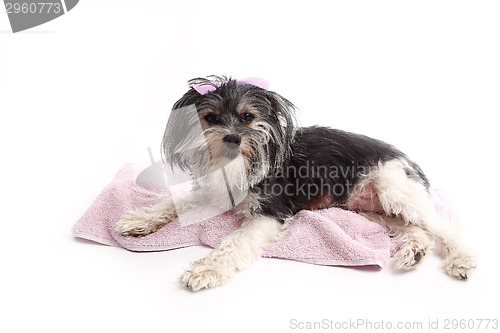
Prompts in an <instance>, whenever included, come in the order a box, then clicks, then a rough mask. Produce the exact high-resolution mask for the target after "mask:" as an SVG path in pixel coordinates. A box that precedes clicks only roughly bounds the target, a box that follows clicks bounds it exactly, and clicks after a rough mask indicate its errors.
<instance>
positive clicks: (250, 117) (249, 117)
mask: <svg viewBox="0 0 500 333" xmlns="http://www.w3.org/2000/svg"><path fill="white" fill-rule="evenodd" d="M254 118H255V116H254V115H253V114H251V113H249V112H245V113H244V114H243V115H242V116H241V120H242V121H243V122H244V123H246V124H248V123H250V122H252V120H254Z"/></svg>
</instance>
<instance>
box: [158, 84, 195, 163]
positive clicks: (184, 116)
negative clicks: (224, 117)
mask: <svg viewBox="0 0 500 333" xmlns="http://www.w3.org/2000/svg"><path fill="white" fill-rule="evenodd" d="M199 96H200V94H199V93H198V92H197V91H196V90H194V89H193V88H191V89H189V91H188V92H186V93H185V94H184V96H182V97H181V98H180V99H179V100H178V101H177V102H175V104H174V106H173V107H172V111H171V112H170V116H169V118H168V122H167V126H166V128H165V133H164V134H163V140H162V151H163V162H164V163H166V164H169V165H170V166H171V167H173V166H174V165H175V166H178V167H180V168H181V169H182V170H184V171H186V170H189V169H190V161H189V154H188V151H187V150H189V149H190V147H188V144H189V142H190V141H191V142H193V140H194V138H193V137H192V136H193V135H195V132H200V131H201V125H200V122H199V118H198V111H197V110H196V100H197V99H198V98H199ZM198 127H200V129H199V130H198ZM198 134H199V133H198Z"/></svg>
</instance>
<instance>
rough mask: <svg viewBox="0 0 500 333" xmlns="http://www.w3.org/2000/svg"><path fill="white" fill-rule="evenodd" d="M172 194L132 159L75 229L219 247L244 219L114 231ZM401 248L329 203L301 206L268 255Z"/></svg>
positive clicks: (381, 258) (103, 237)
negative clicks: (151, 185) (151, 182)
mask: <svg viewBox="0 0 500 333" xmlns="http://www.w3.org/2000/svg"><path fill="white" fill-rule="evenodd" d="M435 192H436V191H435ZM436 193H438V194H439V195H437V196H436V195H434V198H435V199H436V200H435V201H436V207H437V208H439V210H438V211H439V212H440V214H442V216H444V217H445V218H447V219H449V218H452V217H453V216H452V213H450V212H451V210H450V209H449V206H448V205H447V202H446V197H445V196H444V194H443V193H442V192H436ZM168 195H170V194H169V191H168V190H151V189H146V188H144V187H140V186H138V185H137V184H136V183H135V179H134V173H133V169H132V165H130V164H127V165H125V166H124V167H123V168H122V169H121V170H120V171H118V173H117V175H116V177H115V179H114V180H113V181H112V182H111V183H110V184H109V185H108V186H107V187H106V188H104V189H103V191H102V192H101V193H100V194H99V196H98V197H97V198H96V199H95V201H94V202H93V203H92V205H91V206H90V208H89V209H88V210H87V211H86V212H85V214H84V215H83V216H82V217H81V218H80V220H78V221H77V223H76V224H75V225H74V227H73V235H74V236H75V237H79V238H84V239H88V240H91V241H95V242H98V243H101V244H105V245H111V246H119V247H123V248H125V249H128V250H131V251H163V250H172V249H177V248H182V247H187V246H194V245H205V246H209V247H212V248H214V247H216V246H217V245H218V244H220V242H221V240H222V239H223V238H224V237H225V236H226V235H228V234H229V233H231V232H232V231H234V230H235V229H237V228H238V227H239V225H240V224H239V222H238V221H237V219H236V218H235V216H234V215H233V213H232V212H226V213H223V214H221V215H218V216H215V217H212V218H209V219H207V220H204V221H201V222H196V223H192V224H187V225H185V223H184V224H183V225H181V224H180V223H179V220H178V219H176V220H174V221H172V222H171V223H169V224H167V225H165V226H164V227H162V228H161V229H160V230H158V231H157V232H155V233H153V234H150V235H147V236H145V237H141V238H135V237H125V236H121V235H120V234H118V233H116V232H115V231H114V229H115V225H116V223H117V222H118V220H119V219H120V216H121V215H122V214H123V213H125V212H126V211H128V210H131V209H135V208H140V207H143V206H148V205H153V204H155V203H156V202H158V201H160V200H161V199H162V198H164V197H165V196H168ZM396 248H397V246H396V244H394V243H393V242H391V239H390V237H389V236H388V234H387V229H386V228H385V227H383V226H381V225H379V224H377V223H375V222H372V221H370V220H368V219H367V218H365V217H363V216H360V215H358V214H356V213H354V212H350V211H346V210H342V209H339V208H329V209H323V210H317V211H308V210H304V211H301V212H299V213H298V214H297V215H296V216H295V217H294V218H293V220H292V222H291V223H290V226H289V227H288V228H287V229H286V231H285V232H284V234H283V236H282V237H281V238H280V239H279V240H278V241H277V242H276V243H275V244H274V245H272V246H270V247H269V248H267V249H266V250H265V252H264V254H263V256H264V257H272V258H283V259H291V260H297V261H302V262H307V263H312V264H319V265H339V266H364V265H377V266H380V267H384V265H385V264H386V263H387V261H388V260H389V258H390V257H391V255H392V254H393V253H394V251H395V249H396Z"/></svg>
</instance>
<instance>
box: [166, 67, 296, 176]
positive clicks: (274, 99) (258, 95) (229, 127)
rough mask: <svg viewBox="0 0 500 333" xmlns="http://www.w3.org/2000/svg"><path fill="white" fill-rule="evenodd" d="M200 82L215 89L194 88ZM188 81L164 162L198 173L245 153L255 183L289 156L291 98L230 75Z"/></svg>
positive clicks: (169, 132) (169, 133) (168, 129)
mask: <svg viewBox="0 0 500 333" xmlns="http://www.w3.org/2000/svg"><path fill="white" fill-rule="evenodd" d="M202 85H207V86H211V89H209V91H206V92H202V93H200V92H198V91H197V89H195V88H196V87H199V86H202ZM189 86H190V89H189V91H188V92H186V93H185V94H184V96H182V97H181V99H179V100H178V101H177V102H176V103H175V104H174V106H173V108H172V112H171V114H170V118H169V120H168V124H167V127H166V129H165V134H164V137H163V142H162V146H163V153H164V159H165V162H167V163H168V164H170V165H171V166H178V167H180V168H181V169H183V170H188V171H190V172H192V174H193V175H195V176H196V177H200V176H203V175H206V174H207V173H209V172H211V171H213V170H214V169H217V168H220V167H221V166H224V165H226V164H228V163H229V162H231V161H232V160H234V159H236V158H242V159H243V162H244V165H245V169H246V170H245V171H246V173H247V177H248V180H250V183H253V184H255V183H256V182H257V181H259V180H260V179H262V178H263V177H264V176H265V175H266V174H268V173H269V172H272V171H273V170H275V169H276V168H277V167H279V166H281V165H282V163H283V161H284V160H286V159H287V158H288V157H289V154H290V144H291V142H292V139H293V132H294V110H295V107H294V106H293V104H292V103H290V102H289V101H288V100H286V99H285V98H283V97H281V96H280V95H278V94H277V93H275V92H272V91H268V90H265V89H262V88H259V87H257V86H255V85H252V84H246V83H241V82H238V81H236V80H233V79H230V78H226V77H217V76H210V77H207V78H203V79H200V78H198V79H193V80H191V81H189ZM198 90H199V89H198Z"/></svg>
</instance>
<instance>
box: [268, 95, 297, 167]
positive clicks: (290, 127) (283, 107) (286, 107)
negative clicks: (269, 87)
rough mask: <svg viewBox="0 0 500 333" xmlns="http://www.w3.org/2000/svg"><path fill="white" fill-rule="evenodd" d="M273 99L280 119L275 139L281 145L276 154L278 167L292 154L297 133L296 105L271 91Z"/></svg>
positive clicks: (273, 105)
mask: <svg viewBox="0 0 500 333" xmlns="http://www.w3.org/2000/svg"><path fill="white" fill-rule="evenodd" d="M269 94H270V99H271V107H272V108H273V110H274V112H275V114H276V117H277V119H278V121H279V125H280V126H278V128H277V129H276V131H275V132H276V133H277V134H278V135H276V136H277V137H275V138H274V141H275V143H276V144H278V146H280V148H279V149H278V150H279V153H277V154H276V156H275V160H276V167H279V166H280V165H281V164H282V163H283V162H284V160H286V159H288V158H289V156H290V154H291V144H292V142H293V137H294V135H295V124H296V121H295V112H296V107H295V105H293V104H292V102H290V101H289V100H287V99H286V98H284V97H283V96H281V95H279V94H278V93H275V92H273V91H269Z"/></svg>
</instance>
